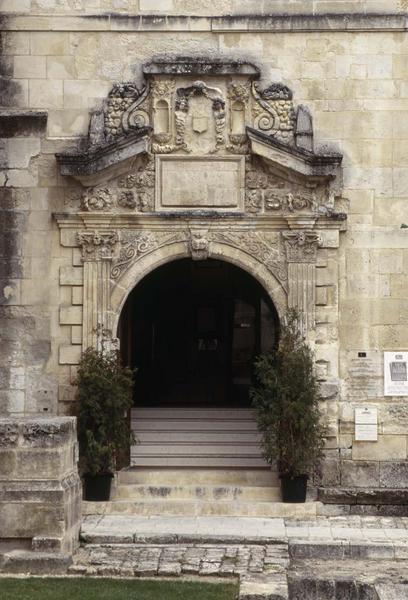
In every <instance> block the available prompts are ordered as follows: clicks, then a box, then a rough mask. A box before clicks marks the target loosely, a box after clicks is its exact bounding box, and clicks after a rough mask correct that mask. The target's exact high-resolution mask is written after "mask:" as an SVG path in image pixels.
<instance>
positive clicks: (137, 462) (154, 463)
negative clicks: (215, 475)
mask: <svg viewBox="0 0 408 600" xmlns="http://www.w3.org/2000/svg"><path fill="white" fill-rule="evenodd" d="M130 462H131V465H132V467H174V468H177V467H204V468H205V467H215V468H218V467H231V468H242V467H243V468H254V469H256V468H265V465H266V463H265V461H264V460H262V459H261V458H246V457H245V458H241V457H225V456H221V457H219V456H214V457H211V456H173V457H171V456H157V455H156V456H155V455H153V456H138V455H133V456H132V457H131V461H130Z"/></svg>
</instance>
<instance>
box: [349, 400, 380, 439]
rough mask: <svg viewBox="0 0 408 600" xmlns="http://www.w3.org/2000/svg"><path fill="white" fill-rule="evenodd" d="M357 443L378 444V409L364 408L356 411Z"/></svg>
mask: <svg viewBox="0 0 408 600" xmlns="http://www.w3.org/2000/svg"><path fill="white" fill-rule="evenodd" d="M354 437H355V441H356V442H376V441H377V439H378V417H377V409H376V408H372V407H369V406H363V407H360V408H356V409H355V435H354Z"/></svg>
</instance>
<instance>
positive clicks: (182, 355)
mask: <svg viewBox="0 0 408 600" xmlns="http://www.w3.org/2000/svg"><path fill="white" fill-rule="evenodd" d="M278 335H279V317H278V314H277V311H276V308H275V306H274V305H273V302H272V301H271V299H270V296H269V295H268V294H267V292H266V291H265V289H264V288H263V287H262V286H261V285H260V283H259V282H258V280H256V279H255V278H254V277H253V276H252V275H250V274H249V273H248V272H247V271H245V270H243V269H242V268H240V267H237V266H236V265H234V264H233V263H231V262H229V261H225V260H216V259H207V260H205V261H193V260H192V259H191V258H184V259H179V260H174V261H170V262H167V263H165V264H164V265H161V266H160V267H157V268H156V269H154V270H153V271H151V272H150V273H149V274H148V275H146V276H145V277H144V278H143V279H142V280H141V281H139V283H138V284H137V285H136V286H135V287H134V288H133V290H132V291H131V293H130V294H129V295H128V297H127V300H126V302H125V304H124V306H123V308H122V311H121V317H120V321H119V327H118V338H119V339H120V349H121V354H122V359H123V362H124V364H126V365H127V366H128V367H130V368H131V369H132V370H133V371H134V372H135V390H134V397H135V405H136V406H164V407H166V406H167V407H168V406H188V407H190V408H191V407H197V406H203V407H208V406H218V407H226V408H231V407H248V406H250V398H249V388H250V386H251V385H252V383H253V362H254V359H255V357H256V356H258V355H259V354H260V353H261V352H265V351H268V350H271V349H272V348H274V347H275V346H276V343H277V341H278Z"/></svg>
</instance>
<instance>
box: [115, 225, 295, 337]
mask: <svg viewBox="0 0 408 600" xmlns="http://www.w3.org/2000/svg"><path fill="white" fill-rule="evenodd" d="M255 245H256V237H254V238H253V240H252V249H253V250H254V249H255ZM191 256H192V252H191V249H190V247H189V243H188V242H187V243H186V242H184V243H183V242H175V243H172V244H170V245H165V246H163V247H160V248H157V249H154V250H152V251H151V252H149V253H147V254H146V255H144V256H142V257H140V258H139V259H137V260H134V261H133V262H132V263H131V265H130V266H129V268H128V270H127V271H126V272H125V273H124V274H123V276H122V277H121V278H120V280H119V281H118V282H117V283H116V284H115V285H114V287H113V289H112V293H111V311H112V315H113V319H112V332H114V333H115V332H116V331H117V327H118V321H119V317H120V313H121V310H122V308H123V306H124V304H125V302H126V299H127V297H128V295H129V293H130V292H131V291H132V289H133V288H134V287H135V285H137V283H138V282H139V281H141V280H142V279H143V278H144V277H145V276H146V275H147V274H149V273H150V272H152V271H154V270H155V269H157V268H158V267H160V266H161V265H164V264H166V263H168V262H171V261H174V260H177V259H181V258H188V257H191ZM207 258H217V259H220V260H223V261H226V262H230V263H232V264H234V265H236V266H237V267H240V268H241V269H242V270H243V271H245V272H247V273H248V274H249V275H251V276H252V277H254V279H256V280H257V281H258V282H259V283H260V285H261V286H262V287H263V288H264V289H265V291H266V293H267V294H268V296H269V298H270V299H271V301H272V303H273V305H274V306H275V308H276V311H277V313H278V315H279V318H282V317H283V315H284V313H285V311H286V308H287V291H286V290H285V288H284V285H285V281H286V280H285V278H284V277H285V276H284V273H282V280H281V281H279V280H278V278H277V276H276V275H274V274H273V273H272V272H271V271H270V270H269V269H268V267H267V266H266V264H265V262H261V261H260V260H258V258H256V257H254V256H251V254H249V252H245V251H244V250H242V249H241V248H239V247H238V246H235V247H233V246H230V245H227V244H223V243H220V242H211V245H210V246H209V248H208V254H207Z"/></svg>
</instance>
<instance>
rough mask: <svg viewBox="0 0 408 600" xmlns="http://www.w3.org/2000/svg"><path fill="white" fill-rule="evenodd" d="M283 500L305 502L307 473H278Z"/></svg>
mask: <svg viewBox="0 0 408 600" xmlns="http://www.w3.org/2000/svg"><path fill="white" fill-rule="evenodd" d="M279 478H280V480H281V492H282V500H283V502H291V503H298V502H306V490H307V480H308V476H307V475H296V476H295V477H292V476H291V475H279Z"/></svg>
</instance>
